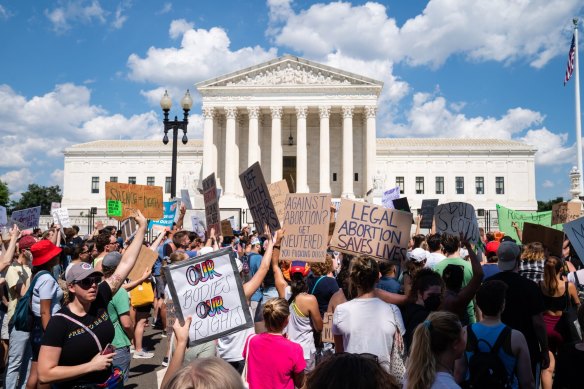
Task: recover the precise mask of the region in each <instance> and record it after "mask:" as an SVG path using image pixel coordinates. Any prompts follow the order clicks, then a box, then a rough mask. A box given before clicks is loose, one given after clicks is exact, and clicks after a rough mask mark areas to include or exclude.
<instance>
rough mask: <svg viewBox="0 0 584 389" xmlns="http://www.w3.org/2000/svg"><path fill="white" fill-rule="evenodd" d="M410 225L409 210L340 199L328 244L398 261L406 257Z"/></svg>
mask: <svg viewBox="0 0 584 389" xmlns="http://www.w3.org/2000/svg"><path fill="white" fill-rule="evenodd" d="M411 226H412V214H411V213H407V212H402V211H397V210H393V209H387V208H383V207H380V206H377V205H373V204H367V203H362V202H358V201H353V200H347V199H342V200H341V208H340V210H339V213H338V215H337V222H336V224H335V229H334V233H333V237H332V240H331V247H334V248H335V249H337V250H338V251H342V252H346V253H349V254H356V255H359V254H367V255H370V256H372V257H375V258H379V259H382V260H385V261H391V262H400V261H401V260H402V259H405V258H406V254H407V251H408V242H409V241H410V230H411ZM286 228H287V227H286Z"/></svg>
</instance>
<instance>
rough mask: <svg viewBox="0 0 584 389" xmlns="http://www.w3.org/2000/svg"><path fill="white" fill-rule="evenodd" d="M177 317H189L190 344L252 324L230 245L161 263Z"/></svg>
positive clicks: (179, 318) (206, 340)
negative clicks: (193, 256) (221, 248)
mask: <svg viewBox="0 0 584 389" xmlns="http://www.w3.org/2000/svg"><path fill="white" fill-rule="evenodd" d="M163 269H164V274H165V276H166V282H167V283H168V288H169V289H170V295H171V296H172V300H173V301H174V308H175V313H176V317H177V319H178V320H179V321H180V322H181V323H184V318H185V317H187V316H191V317H192V322H191V327H190V329H189V340H190V342H191V345H198V344H201V343H204V342H208V341H210V340H213V339H217V338H220V337H222V336H225V335H228V334H231V333H233V332H237V331H241V330H243V329H246V328H251V327H252V326H253V321H252V318H251V313H250V309H249V306H248V305H247V302H246V298H245V294H244V292H243V287H242V284H241V277H240V276H239V271H238V270H237V264H236V262H235V253H234V252H233V250H232V249H231V248H226V249H223V250H219V251H215V252H212V253H209V254H207V255H203V256H200V257H195V258H192V259H189V260H186V261H181V262H177V263H176V264H173V265H169V266H165V267H164V268H163Z"/></svg>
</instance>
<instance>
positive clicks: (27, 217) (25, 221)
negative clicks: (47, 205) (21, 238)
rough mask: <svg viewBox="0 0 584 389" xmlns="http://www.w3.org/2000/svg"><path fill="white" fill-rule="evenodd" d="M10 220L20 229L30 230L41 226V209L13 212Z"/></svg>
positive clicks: (34, 208)
mask: <svg viewBox="0 0 584 389" xmlns="http://www.w3.org/2000/svg"><path fill="white" fill-rule="evenodd" d="M10 218H11V219H12V220H13V221H14V222H15V223H16V224H18V227H19V228H20V229H25V230H26V229H30V228H35V227H38V226H39V219H40V218H41V207H40V206H39V207H33V208H27V209H22V210H20V211H14V212H12V215H11V216H10Z"/></svg>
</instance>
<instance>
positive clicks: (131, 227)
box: [120, 217, 138, 243]
mask: <svg viewBox="0 0 584 389" xmlns="http://www.w3.org/2000/svg"><path fill="white" fill-rule="evenodd" d="M120 230H121V231H122V240H123V241H124V243H125V242H127V241H128V240H130V239H131V238H132V237H133V236H134V235H136V231H138V223H136V219H134V218H133V217H131V218H128V219H126V220H124V221H123V222H122V225H121V226H120Z"/></svg>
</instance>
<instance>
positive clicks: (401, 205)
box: [392, 197, 412, 213]
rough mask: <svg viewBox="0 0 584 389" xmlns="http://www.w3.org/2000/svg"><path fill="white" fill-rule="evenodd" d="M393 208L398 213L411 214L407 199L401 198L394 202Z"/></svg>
mask: <svg viewBox="0 0 584 389" xmlns="http://www.w3.org/2000/svg"><path fill="white" fill-rule="evenodd" d="M392 202H393V208H394V209H397V210H398V211H404V212H409V213H411V212H412V211H411V209H410V204H409V203H408V198H407V197H400V198H399V199H395V200H392Z"/></svg>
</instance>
